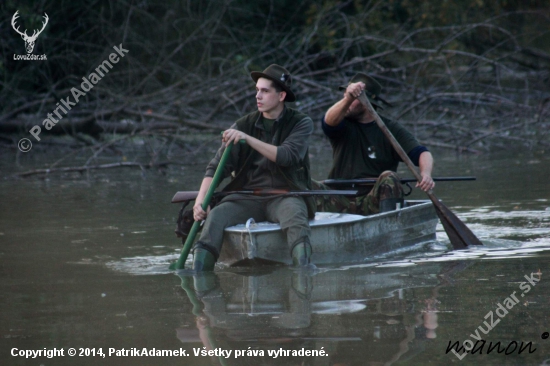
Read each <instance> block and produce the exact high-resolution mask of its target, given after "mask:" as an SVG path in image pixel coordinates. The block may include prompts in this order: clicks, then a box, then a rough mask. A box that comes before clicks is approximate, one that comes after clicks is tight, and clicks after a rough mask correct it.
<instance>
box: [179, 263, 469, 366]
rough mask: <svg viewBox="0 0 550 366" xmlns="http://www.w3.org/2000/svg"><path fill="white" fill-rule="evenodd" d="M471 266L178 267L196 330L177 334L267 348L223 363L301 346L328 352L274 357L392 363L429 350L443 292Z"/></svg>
mask: <svg viewBox="0 0 550 366" xmlns="http://www.w3.org/2000/svg"><path fill="white" fill-rule="evenodd" d="M467 266H468V264H466V263H465V262H463V263H459V264H456V263H445V264H439V263H430V264H426V265H419V266H415V267H411V268H394V269H385V268H384V269H381V268H377V269H376V270H373V271H366V270H365V269H364V268H363V269H348V270H325V271H318V272H317V273H312V272H307V271H299V270H292V269H289V268H279V269H274V270H273V271H272V272H271V273H266V274H258V273H257V272H256V273H255V274H253V273H234V272H220V273H217V272H215V273H200V274H192V273H189V272H180V273H179V276H180V278H181V286H182V288H183V289H184V290H185V293H186V295H187V297H188V299H189V302H190V303H191V304H192V305H193V314H194V315H195V316H196V329H188V328H180V329H177V337H178V338H179V339H180V340H181V342H183V343H186V344H187V346H188V348H191V347H199V346H200V347H206V349H208V350H209V349H213V350H214V349H216V348H221V349H224V350H248V349H249V347H251V348H250V349H252V350H263V352H264V358H261V357H253V356H250V357H243V358H238V359H235V358H233V357H232V358H229V359H225V358H223V357H217V358H216V359H217V360H218V362H219V363H220V364H223V365H225V364H239V365H242V364H244V363H246V364H260V363H263V362H265V357H269V354H268V352H275V351H279V352H281V351H280V350H284V351H287V352H292V351H298V350H300V349H302V348H304V349H306V350H317V351H320V350H321V349H322V350H324V351H325V352H326V353H327V354H328V356H326V357H305V356H304V357H292V358H288V357H278V358H276V359H275V360H274V362H276V361H277V360H280V361H281V363H285V362H287V363H288V361H289V360H292V363H300V362H305V364H308V365H329V364H330V365H334V364H340V365H352V364H359V363H358V360H361V362H360V363H361V364H368V363H385V364H392V363H393V362H396V361H398V360H403V359H409V358H411V357H414V355H416V354H418V353H421V352H423V350H424V349H425V347H426V344H425V343H426V341H430V340H431V339H434V338H436V337H437V327H438V304H439V301H438V291H439V289H440V287H442V286H446V285H448V284H450V283H451V282H452V276H453V274H454V273H455V272H459V271H462V270H463V269H464V268H466V267H467ZM271 358H273V357H271ZM243 360H244V363H243ZM285 360H286V361H285Z"/></svg>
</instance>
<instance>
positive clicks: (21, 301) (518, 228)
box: [0, 149, 550, 365]
mask: <svg viewBox="0 0 550 366" xmlns="http://www.w3.org/2000/svg"><path fill="white" fill-rule="evenodd" d="M206 155H208V156H209V155H210V153H208V154H206ZM434 155H435V156H436V169H435V172H434V176H459V175H474V176H477V180H476V181H474V182H447V183H444V182H442V183H439V184H438V185H437V187H436V190H435V192H436V194H437V196H438V197H439V198H440V199H442V200H443V201H444V202H445V204H446V205H447V206H448V207H449V208H451V210H452V211H453V212H455V213H456V214H457V215H458V216H459V217H460V218H461V219H462V220H463V221H464V222H465V223H466V224H467V225H468V227H470V228H471V229H472V231H474V232H475V233H476V235H477V236H478V237H479V238H480V239H481V240H482V241H483V243H484V244H485V245H484V246H483V247H479V248H472V249H468V250H464V251H452V250H451V247H450V245H449V242H448V239H447V237H446V235H445V232H444V231H443V229H442V228H441V227H440V226H438V232H437V241H435V242H432V243H426V244H423V245H421V246H419V247H418V248H417V249H416V250H415V251H413V252H411V253H408V254H406V255H403V254H401V255H397V254H395V255H387V256H383V257H377V258H371V259H369V260H367V261H365V263H361V264H354V265H343V266H320V267H319V268H318V269H317V270H316V271H305V272H304V271H298V270H293V269H291V268H267V269H265V268H264V269H262V270H250V269H247V270H245V269H241V270H234V269H233V270H230V269H218V270H217V271H216V273H214V274H206V275H201V276H193V275H192V274H191V273H189V272H186V271H183V272H180V273H174V272H171V271H169V270H168V269H167V267H168V264H169V263H171V262H173V261H175V260H176V259H177V257H178V254H179V251H180V248H181V245H180V242H179V240H178V239H176V238H175V236H174V234H173V230H174V228H175V219H176V215H177V212H178V208H179V207H177V206H176V205H171V204H170V203H169V202H170V199H171V197H172V195H173V194H174V192H175V191H177V190H196V189H197V188H198V185H199V183H200V180H201V176H202V173H203V169H204V164H202V163H200V164H197V165H191V166H183V167H175V168H171V169H169V170H167V171H165V172H164V174H162V173H160V172H157V171H144V172H142V171H140V170H139V169H134V170H132V169H118V170H111V171H94V172H89V173H84V174H78V173H74V174H65V175H62V174H51V175H50V176H48V177H46V178H44V177H33V178H28V179H13V178H9V177H8V176H9V175H10V174H12V173H13V172H14V171H15V170H19V171H21V170H27V169H32V168H37V167H42V165H43V164H44V163H48V162H49V163H51V162H53V161H55V158H54V157H52V156H48V155H44V156H42V155H40V156H38V155H35V156H34V157H33V158H29V157H28V156H19V157H18V158H17V159H16V158H15V157H14V156H13V155H12V156H10V155H9V154H4V153H3V156H2V157H1V158H0V160H1V161H0V164H1V174H2V177H4V178H5V179H3V180H2V181H0V185H1V189H0V207H1V208H0V243H1V247H0V263H1V266H0V276H1V278H2V281H1V283H0V289H1V291H0V296H1V299H2V300H1V302H0V319H1V323H0V337H1V338H0V339H1V343H0V364H2V365H153V364H154V365H174V364H185V365H216V364H221V365H279V364H280V365H382V364H388V365H389V364H411V365H424V364H428V363H430V364H449V363H454V364H461V363H462V364H494V365H502V364H510V365H512V364H513V365H541V364H549V363H550V339H547V338H548V333H546V332H550V323H549V318H550V315H549V313H548V309H549V308H550V295H549V294H550V292H549V289H550V285H549V284H550V280H548V281H547V276H548V273H549V272H548V271H549V267H548V263H549V259H550V189H549V184H548V179H549V176H550V174H549V173H550V158H549V157H548V156H547V155H544V154H543V152H539V153H532V152H523V153H517V152H506V153H501V154H487V155H482V156H472V155H461V156H457V155H455V154H454V153H451V152H449V151H435V152H434ZM329 159H330V157H329V155H327V153H326V152H323V149H312V164H314V166H315V169H314V178H318V179H321V178H324V175H325V174H326V172H327V170H328V164H327V163H326V161H328V160H329ZM15 162H16V163H17V164H19V166H15ZM80 163H82V162H80ZM75 164H78V161H76V162H75ZM403 175H404V176H410V175H407V174H406V173H404V174H403ZM422 197H423V196H422V192H417V191H415V192H414V193H413V195H412V198H417V199H420V198H422ZM516 300H517V301H516ZM485 333H487V334H485ZM476 338H477V339H483V340H485V341H486V343H485V344H484V343H481V341H480V342H478V343H477V346H476V347H478V349H477V351H476V352H475V353H474V354H467V355H465V356H464V357H463V358H462V360H460V359H459V357H458V356H457V355H455V354H453V352H451V351H448V349H449V347H448V345H449V342H451V343H454V342H456V341H458V342H460V344H465V345H466V346H469V345H473V344H475V342H476ZM465 341H466V342H465ZM491 342H492V343H493V346H495V344H496V343H497V342H500V345H497V346H496V348H494V349H493V350H492V351H491V352H490V353H489V354H487V352H488V350H489V347H490V343H491ZM522 342H523V345H524V346H525V345H526V344H528V343H529V342H531V345H530V348H529V347H527V348H526V349H524V350H523V351H522V352H521V353H520V351H519V349H520V348H521V345H522ZM205 347H206V348H205ZM71 348H73V349H74V350H75V351H76V353H77V355H76V356H69V355H68V353H69V352H70V351H71V352H72V350H71ZM54 349H57V350H62V351H60V352H58V354H57V355H56V357H54V358H48V357H45V356H43V355H41V356H38V357H37V358H34V359H33V358H25V356H21V355H23V354H24V351H27V350H35V351H38V350H42V351H43V352H44V351H45V350H46V351H51V350H54ZM144 349H145V350H146V351H149V352H154V351H159V350H167V351H176V350H177V351H180V350H183V351H186V352H187V354H188V356H175V355H173V356H171V357H170V356H165V357H163V356H145V355H141V356H139V357H138V356H131V353H130V351H131V350H137V351H139V352H143V350H144ZM208 349H212V350H215V349H218V350H223V351H224V352H227V351H231V354H230V355H229V356H227V354H225V356H220V355H219V354H218V355H213V356H208V355H201V354H200V351H201V350H208ZM499 349H500V350H501V351H502V350H506V351H503V352H501V353H498V350H499ZM123 350H126V351H123ZM474 350H475V348H474ZM61 352H62V353H63V355H61V354H60V353H61ZM125 352H126V354H130V355H125ZM194 352H199V354H198V355H195V353H194ZM463 352H464V350H462V351H461V352H458V355H460V354H462V353H463ZM505 353H508V355H506V354H505ZM14 354H15V356H14ZM262 354H263V357H262ZM226 357H227V358H226ZM461 357H462V356H461Z"/></svg>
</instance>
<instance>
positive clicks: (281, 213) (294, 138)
mask: <svg viewBox="0 0 550 366" xmlns="http://www.w3.org/2000/svg"><path fill="white" fill-rule="evenodd" d="M251 77H252V79H253V80H254V81H255V82H256V103H257V107H258V110H257V111H256V112H252V113H250V114H248V115H246V116H244V117H242V118H240V119H238V120H237V121H236V122H235V124H233V126H231V128H230V129H228V130H226V131H224V132H223V137H222V141H223V143H222V146H221V147H220V149H219V150H218V152H217V153H216V156H215V157H214V159H212V161H211V162H210V164H208V167H207V168H206V174H205V177H204V179H203V181H202V184H201V187H200V191H199V194H198V196H197V199H196V202H195V205H194V206H193V217H194V219H195V220H196V221H200V220H206V221H205V223H204V227H203V229H202V233H201V236H200V238H199V240H198V241H197V243H196V244H195V246H194V261H193V269H194V270H197V271H211V270H213V269H214V265H215V262H216V261H217V259H218V256H219V253H220V250H221V247H222V240H223V231H224V229H225V228H226V227H228V226H232V225H236V224H242V223H244V222H246V221H247V219H249V218H253V219H254V220H255V221H257V222H259V221H271V222H277V223H279V224H280V225H281V229H282V230H283V232H284V233H285V234H286V238H287V242H288V245H289V255H291V256H292V261H293V263H294V265H296V266H302V265H307V264H309V257H310V255H311V245H310V240H309V238H310V233H311V230H310V227H309V220H308V219H309V218H313V217H314V216H315V201H314V200H313V199H311V198H303V197H255V196H252V197H251V196H245V195H237V194H233V195H229V196H227V197H225V198H224V199H223V200H222V201H221V202H220V203H218V204H217V205H216V206H215V207H214V208H213V209H212V210H211V211H210V212H208V213H207V212H205V211H204V210H203V209H202V207H201V205H202V202H203V201H204V197H205V195H206V192H207V191H208V188H209V187H210V184H211V183H212V177H213V176H214V172H215V171H216V168H217V167H218V164H219V161H220V158H221V156H222V154H223V152H224V150H225V147H226V145H228V144H234V145H233V148H232V150H231V155H230V158H229V159H228V162H227V164H226V166H225V168H224V174H223V176H224V177H228V176H230V175H231V176H232V180H231V182H229V183H228V184H227V186H226V187H225V188H224V190H225V191H239V190H256V189H287V190H307V189H311V178H310V173H309V170H310V167H309V157H308V146H309V137H310V135H311V133H312V132H313V121H312V120H311V118H310V117H308V116H307V115H305V114H303V113H301V112H298V111H297V110H295V109H292V108H289V107H287V106H286V105H285V102H293V101H294V100H295V99H296V97H295V95H294V93H293V92H292V90H291V88H290V86H291V82H292V78H291V76H290V73H289V72H288V71H287V70H286V69H285V68H283V67H281V66H279V65H271V66H269V67H268V68H267V69H265V70H264V71H263V72H252V73H251ZM240 140H244V141H245V142H246V143H245V144H241V143H238V142H239V141H240Z"/></svg>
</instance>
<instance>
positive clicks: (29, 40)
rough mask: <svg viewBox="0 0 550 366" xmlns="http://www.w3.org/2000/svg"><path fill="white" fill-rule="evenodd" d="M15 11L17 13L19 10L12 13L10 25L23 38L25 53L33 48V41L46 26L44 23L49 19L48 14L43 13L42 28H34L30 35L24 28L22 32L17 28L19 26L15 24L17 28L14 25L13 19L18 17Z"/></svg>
mask: <svg viewBox="0 0 550 366" xmlns="http://www.w3.org/2000/svg"><path fill="white" fill-rule="evenodd" d="M17 13H19V10H17V11H16V12H15V14H13V17H12V18H11V26H12V27H13V29H14V30H15V31H16V32H17V33H19V34H20V35H21V38H23V40H24V41H25V48H26V49H27V53H32V50H33V49H34V42H36V39H37V38H38V36H39V35H40V33H42V31H43V30H44V28H46V24H48V20H49V18H48V14H46V13H44V20H45V21H44V22H42V29H40V30H39V31H38V30H36V29H35V30H34V32H33V33H32V36H29V35H28V34H27V30H26V29H25V31H24V32H21V31H20V30H19V26H17V28H16V27H15V21H16V20H17V18H19V15H18V14H17Z"/></svg>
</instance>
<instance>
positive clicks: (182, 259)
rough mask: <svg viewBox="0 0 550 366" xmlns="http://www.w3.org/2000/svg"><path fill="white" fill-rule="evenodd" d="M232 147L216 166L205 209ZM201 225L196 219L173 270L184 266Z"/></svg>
mask: <svg viewBox="0 0 550 366" xmlns="http://www.w3.org/2000/svg"><path fill="white" fill-rule="evenodd" d="M232 148H233V144H229V145H227V146H226V147H225V151H224V152H223V154H222V157H221V159H220V162H219V163H218V167H217V168H216V172H215V173H214V177H213V178H212V183H210V187H209V188H208V191H207V192H206V196H204V201H203V202H202V205H201V207H202V209H203V210H204V211H206V210H207V209H208V205H210V200H211V199H212V195H213V194H214V191H215V190H216V187H217V186H218V184H219V183H220V180H221V177H222V174H223V169H224V168H225V163H226V161H227V159H228V158H229V155H230V154H231V149H232ZM200 225H201V224H200V221H195V222H194V223H193V226H192V227H191V230H190V231H189V235H188V236H187V240H186V241H185V244H183V248H182V250H181V254H180V257H179V259H178V261H177V262H176V263H172V264H171V265H170V267H169V268H170V269H171V270H174V269H183V268H184V266H185V261H186V260H187V257H188V256H189V251H191V245H193V242H194V241H195V236H197V232H198V231H199V227H200Z"/></svg>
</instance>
